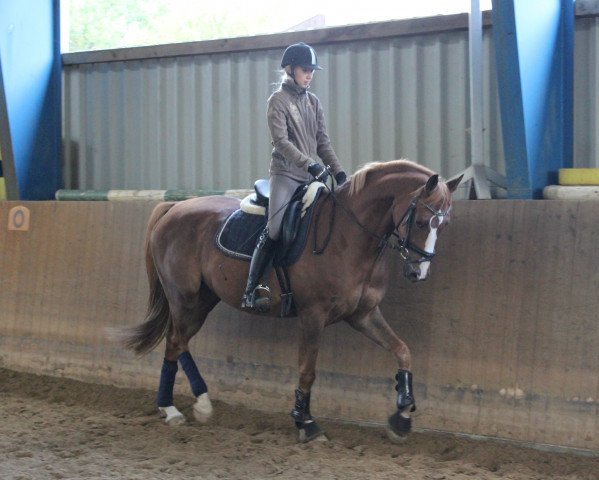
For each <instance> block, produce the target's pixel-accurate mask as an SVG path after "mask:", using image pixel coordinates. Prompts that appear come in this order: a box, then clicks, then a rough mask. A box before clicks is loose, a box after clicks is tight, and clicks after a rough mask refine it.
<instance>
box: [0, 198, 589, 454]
mask: <svg viewBox="0 0 599 480" xmlns="http://www.w3.org/2000/svg"><path fill="white" fill-rule="evenodd" d="M154 205H155V203H153V202H139V201H138V202H130V203H125V202H36V203H28V202H25V203H17V202H0V245H2V253H1V254H0V366H2V367H6V368H11V369H15V370H23V371H30V372H36V373H40V374H49V375H55V376H64V377H69V378H75V379H81V380H86V381H91V382H99V383H110V384H115V385H120V386H124V387H147V388H155V387H156V385H157V382H158V376H159V368H160V364H161V361H162V354H163V352H162V348H161V347H159V348H158V349H157V350H156V351H155V352H152V353H151V354H149V355H147V356H144V357H141V358H136V357H135V356H134V355H133V354H132V353H130V352H128V351H126V350H124V349H123V348H121V347H120V346H119V345H116V344H114V343H112V342H111V340H109V339H108V338H107V336H106V335H105V330H106V328H107V327H120V326H127V325H134V324H136V323H138V322H140V321H141V320H142V318H143V317H144V313H145V307H146V305H145V302H146V296H147V285H146V278H145V271H144V263H143V252H142V250H143V239H144V234H145V223H146V220H147V217H148V215H149V213H150V211H151V209H152V208H153V206H154ZM15 208H16V209H15ZM19 212H20V213H19ZM27 213H29V215H30V217H29V218H27ZM598 223H599V210H598V209H597V208H596V204H595V203H594V202H581V201H488V202H487V201H470V202H467V201H460V202H457V203H456V207H455V215H454V218H453V222H452V225H451V227H450V228H448V229H447V230H446V231H445V232H444V234H443V237H442V238H441V239H440V242H439V244H438V256H437V257H436V258H435V260H434V263H433V272H432V277H431V279H430V280H428V281H427V282H424V283H421V284H411V283H408V282H407V281H405V280H404V279H403V277H402V276H401V273H400V272H401V265H400V259H399V257H397V256H394V255H392V256H390V257H389V258H388V261H389V262H391V264H392V265H393V267H392V268H393V277H392V278H393V281H392V282H391V283H392V284H391V287H390V289H389V292H388V294H387V296H386V299H385V301H384V303H383V305H382V309H383V312H384V314H385V315H386V317H387V318H388V319H389V320H390V322H391V323H392V325H393V326H394V327H395V328H396V329H397V331H398V333H399V334H400V336H401V337H402V338H404V339H405V340H406V341H407V343H408V345H409V346H410V347H411V349H412V353H413V358H414V369H413V370H414V379H415V386H414V387H415V392H416V396H417V400H418V411H417V412H416V414H415V417H414V421H415V426H416V427H417V428H427V429H436V430H443V431H449V432H460V433H467V434H473V435H483V436H492V437H500V438H506V439H510V440H517V441H522V442H530V443H533V444H548V445H556V446H563V447H572V448H577V449H584V450H589V451H593V452H599V420H598V419H599V415H598V413H599V412H598V410H599V408H598V405H599V403H598V401H599V376H598V375H597V371H599V349H598V348H597V345H599V321H598V317H597V311H598V309H599V299H598V296H597V291H598V290H599V252H598V247H597V245H598V244H599V239H598V238H597V231H596V229H595V225H597V224H598ZM296 337H297V322H296V320H295V319H274V318H273V319H264V318H254V317H251V316H249V315H246V314H242V313H239V312H238V311H236V310H234V309H232V308H230V307H227V306H224V305H219V306H218V307H217V308H216V309H215V311H214V312H213V313H212V314H211V317H209V320H208V322H207V324H206V326H205V327H204V329H203V330H202V332H201V334H200V335H198V338H197V339H195V340H194V343H193V345H192V352H193V353H194V355H195V357H196V358H197V360H198V363H199V366H200V369H201V370H202V371H203V373H204V374H205V377H206V379H207V381H208V383H209V387H210V391H211V395H212V396H213V397H214V398H216V399H221V400H223V401H226V402H230V403H243V404H246V405H249V406H251V407H255V408H259V409H264V410H270V411H282V412H285V411H288V410H290V408H291V405H292V400H293V390H294V388H295V386H296V383H297V370H296V360H297V348H296ZM318 367H319V368H318V378H317V382H316V384H315V389H314V395H313V397H314V398H313V407H312V410H313V412H314V413H315V414H316V415H317V416H320V417H327V418H336V419H343V420H349V421H357V422H365V423H374V424H378V423H380V424H382V423H384V422H385V420H386V417H387V415H389V414H390V413H391V412H392V411H393V403H394V393H395V392H394V390H393V386H394V381H393V376H394V374H395V372H396V366H395V362H394V360H393V358H392V357H391V355H390V354H388V353H387V352H385V351H383V350H381V349H379V348H378V347H376V346H375V345H374V344H372V343H370V342H369V341H368V340H367V339H366V338H364V337H362V336H360V335H359V334H357V333H356V332H354V331H353V330H351V329H349V328H348V327H346V326H345V325H336V326H332V327H330V328H329V329H327V330H326V333H325V338H324V342H323V346H322V349H321V354H320V356H319V365H318ZM177 389H178V391H179V392H180V393H187V392H188V387H187V385H186V383H185V382H184V380H183V378H179V379H178V382H177ZM190 402H191V398H190ZM140 408H145V407H144V406H143V405H140ZM290 426H291V419H290Z"/></svg>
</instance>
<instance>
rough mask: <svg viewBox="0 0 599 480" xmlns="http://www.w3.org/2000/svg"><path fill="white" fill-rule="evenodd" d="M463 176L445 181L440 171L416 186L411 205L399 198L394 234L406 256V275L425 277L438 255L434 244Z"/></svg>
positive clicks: (395, 213) (394, 219)
mask: <svg viewBox="0 0 599 480" xmlns="http://www.w3.org/2000/svg"><path fill="white" fill-rule="evenodd" d="M461 180H462V176H460V177H458V178H456V179H454V180H451V181H449V182H443V181H440V180H439V175H437V174H434V175H431V176H430V177H429V179H428V180H427V182H426V184H425V185H424V186H423V187H422V188H420V189H418V190H417V192H416V194H415V196H414V197H413V198H412V199H411V201H410V203H409V205H408V207H407V208H406V207H405V202H401V206H400V204H399V202H398V204H397V205H396V206H394V209H393V223H394V224H395V225H396V229H395V234H396V235H397V237H398V241H399V250H400V253H401V256H402V257H403V259H404V261H405V263H404V275H405V276H406V278H408V279H409V280H412V281H413V282H416V281H419V280H426V278H427V277H428V275H429V272H430V264H431V260H432V259H433V257H434V256H435V244H436V242H437V238H438V236H439V234H440V233H441V231H442V230H443V228H444V227H445V226H446V225H448V224H449V220H450V214H451V203H452V199H451V194H452V193H453V192H454V191H455V189H456V188H457V187H458V185H459V184H460V182H461Z"/></svg>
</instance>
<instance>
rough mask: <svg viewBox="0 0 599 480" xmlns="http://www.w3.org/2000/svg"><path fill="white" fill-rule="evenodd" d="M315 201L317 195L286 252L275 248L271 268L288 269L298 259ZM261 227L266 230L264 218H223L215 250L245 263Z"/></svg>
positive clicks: (242, 214)
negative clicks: (223, 221) (217, 249)
mask: <svg viewBox="0 0 599 480" xmlns="http://www.w3.org/2000/svg"><path fill="white" fill-rule="evenodd" d="M319 193H320V192H319ZM318 197H319V194H318V193H317V195H316V198H315V199H314V202H313V203H312V205H311V206H310V207H309V208H308V210H307V211H306V213H305V214H304V216H303V217H302V218H301V220H300V225H299V229H298V233H297V236H296V237H295V240H294V242H293V243H292V244H291V245H290V246H289V247H287V248H285V247H284V246H281V245H277V250H276V253H275V259H274V261H273V263H274V265H275V266H277V267H279V266H280V267H285V266H289V265H292V264H294V263H295V262H296V261H297V260H298V259H299V257H300V255H301V254H302V252H303V250H304V248H305V246H306V241H307V239H308V232H309V229H310V223H311V219H312V215H313V213H314V209H315V205H316V203H317V200H318ZM264 227H266V216H263V215H253V214H249V213H246V212H244V211H243V210H241V209H239V210H235V211H234V212H233V213H232V214H231V215H229V216H228V217H227V219H226V220H225V223H223V225H222V227H221V228H220V229H219V231H218V233H217V234H216V239H215V240H216V246H217V247H218V248H219V250H221V251H222V252H223V253H224V254H225V255H227V256H229V257H234V258H238V259H241V260H245V261H248V262H249V261H250V260H251V259H252V254H253V253H254V248H255V247H256V243H257V242H258V238H259V237H260V234H261V233H262V230H264Z"/></svg>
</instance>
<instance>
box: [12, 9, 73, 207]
mask: <svg viewBox="0 0 599 480" xmlns="http://www.w3.org/2000/svg"><path fill="white" fill-rule="evenodd" d="M59 12H60V2H59V0H19V1H14V0H0V65H1V66H0V68H2V76H1V77H2V78H3V80H4V93H5V97H6V110H7V117H8V127H9V128H8V130H9V135H10V137H11V140H12V142H11V143H12V153H13V159H14V170H15V174H16V180H17V184H18V195H19V198H20V199H22V200H45V199H52V198H54V193H55V192H56V190H58V189H59V188H61V186H62V170H61V163H60V142H61V83H60V82H61V78H60V77H61V63H60V26H59V18H60V17H59ZM1 141H2V139H0V142H1Z"/></svg>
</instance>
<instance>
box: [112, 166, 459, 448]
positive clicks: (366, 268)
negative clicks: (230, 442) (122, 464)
mask: <svg viewBox="0 0 599 480" xmlns="http://www.w3.org/2000/svg"><path fill="white" fill-rule="evenodd" d="M460 180H461V177H460V178H458V179H455V180H452V181H448V182H444V181H442V180H440V179H439V176H438V175H437V174H435V173H433V172H432V171H430V170H429V169H427V168H425V167H423V166H421V165H418V164H416V163H413V162H411V161H408V160H394V161H390V162H374V163H370V164H368V165H366V166H365V167H363V168H362V169H360V170H359V171H357V172H356V173H355V174H354V175H352V176H351V177H350V179H349V181H348V182H347V183H345V184H344V185H342V186H341V187H338V188H337V189H336V190H335V191H334V192H329V193H327V194H324V195H321V196H320V198H319V199H318V200H317V203H316V206H315V208H317V209H318V210H317V211H319V213H318V215H315V216H314V219H313V224H312V225H311V228H310V231H309V234H308V235H309V237H308V245H312V244H313V242H314V235H318V239H319V242H322V241H323V238H325V237H327V236H328V243H327V246H326V248H325V250H324V252H322V254H320V255H314V253H313V251H312V250H311V249H306V250H304V252H303V253H302V254H301V256H300V258H299V260H297V261H296V262H295V263H294V264H293V265H291V266H289V267H288V272H289V276H290V278H291V283H292V284H293V288H294V292H293V293H294V301H295V306H296V309H297V316H298V319H299V326H300V336H299V339H298V340H299V385H298V388H297V390H296V391H295V405H294V407H293V410H292V412H291V416H292V417H293V419H294V421H295V424H296V427H297V428H298V429H299V437H300V441H309V440H312V439H315V438H317V437H319V436H321V435H323V431H322V430H321V429H320V427H319V426H318V424H317V423H316V422H315V421H314V419H313V418H312V416H311V413H310V391H311V388H312V384H313V383H314V380H315V378H316V373H315V371H316V358H317V355H318V348H319V343H320V336H321V334H322V332H323V329H324V328H325V327H326V326H328V325H331V324H333V323H336V322H340V321H345V322H347V323H348V324H349V325H351V326H352V327H353V328H355V329H356V330H357V331H359V332H361V333H363V334H364V335H366V336H367V337H368V338H370V339H371V340H373V341H374V342H376V343H377V344H378V345H380V346H381V347H383V348H385V349H386V350H388V351H390V352H391V353H392V354H393V355H394V356H395V358H396V360H397V364H398V367H399V371H398V373H397V375H396V377H395V378H396V380H397V386H396V387H395V388H396V390H397V402H396V407H397V409H396V411H395V413H394V414H392V415H391V416H390V417H389V422H388V433H389V436H390V437H391V438H392V439H394V440H400V439H402V438H405V437H406V436H407V434H408V433H409V432H410V429H411V419H410V412H413V411H414V410H415V408H416V403H415V400H414V395H413V392H412V374H411V371H410V370H411V366H412V365H411V355H410V350H409V348H408V346H407V345H406V344H405V343H404V342H403V341H402V340H401V339H400V338H399V337H398V336H397V335H396V334H395V332H394V331H393V330H392V329H391V327H390V326H389V324H388V323H387V321H386V320H385V319H384V318H383V315H382V314H381V311H380V309H379V304H380V303H381V301H382V299H383V297H384V295H385V291H386V289H387V283H388V273H387V270H388V269H387V266H386V262H385V260H386V257H387V256H388V252H389V251H390V250H393V249H395V250H398V251H399V253H400V255H401V258H402V259H403V261H404V274H405V276H406V277H407V278H408V279H410V280H412V281H418V280H424V279H426V277H427V276H428V274H429V272H430V263H431V260H432V258H433V256H434V251H435V242H436V240H437V236H438V234H439V233H440V232H441V230H442V229H443V228H444V227H445V226H446V225H447V224H448V223H449V217H450V210H451V202H452V192H453V191H455V189H456V187H457V186H458V184H459V183H460ZM238 208H239V200H237V199H235V198H229V197H225V196H212V197H200V198H192V199H189V200H185V201H182V202H177V203H175V202H170V203H169V202H165V203H160V204H159V205H157V206H156V208H155V209H154V211H153V212H152V214H151V217H150V219H149V223H148V230H147V236H146V266H147V273H148V279H149V282H150V295H149V302H148V313H147V316H146V319H145V322H144V323H142V324H140V325H138V326H136V327H133V328H130V329H128V330H126V331H124V332H123V335H124V338H123V341H124V343H125V345H126V346H127V347H128V348H131V349H133V350H134V351H135V352H137V353H138V354H141V353H145V352H148V351H150V350H151V349H153V348H154V347H156V346H157V345H158V343H159V342H160V341H161V340H162V339H163V338H166V351H165V358H164V362H163V365H162V371H161V376H160V385H159V389H158V396H157V405H158V407H159V410H160V412H161V413H162V415H163V416H165V417H166V422H167V423H169V424H177V423H180V422H183V421H184V417H183V415H182V414H181V412H179V410H177V408H176V407H175V406H174V405H173V385H174V382H175V374H176V372H177V370H178V364H180V365H181V367H182V368H183V370H184V371H185V373H186V375H187V377H188V380H189V382H190V385H191V390H192V393H193V394H194V396H195V397H196V399H197V401H196V402H195V404H194V407H193V411H194V416H195V417H196V419H198V420H200V421H205V420H207V418H208V417H209V416H210V414H211V413H212V405H211V402H210V399H209V397H208V388H207V386H206V384H205V382H204V380H203V378H202V376H201V375H200V373H199V371H198V368H197V366H196V364H195V362H194V360H193V358H192V356H191V354H190V352H189V340H190V339H191V338H192V337H193V336H194V335H195V334H196V333H197V332H198V331H199V330H200V328H201V327H202V325H203V324H204V321H205V320H206V317H207V315H208V314H209V313H210V311H211V310H212V309H213V308H214V307H215V306H216V304H217V303H218V302H219V301H221V300H222V301H224V302H226V303H227V304H229V305H231V306H233V307H235V308H240V301H241V296H242V294H243V291H244V287H245V283H246V279H247V275H248V267H249V263H248V262H246V261H244V260H240V259H237V258H232V257H230V256H226V255H224V254H223V253H222V252H221V251H220V250H219V249H218V248H217V247H216V245H215V240H214V239H215V235H216V234H217V232H218V230H219V228H220V227H221V225H222V224H223V222H224V221H225V219H226V218H227V217H228V216H229V215H230V214H231V213H232V212H233V211H235V210H236V209H238ZM333 218H334V221H333ZM398 258H399V257H398ZM268 284H269V285H270V287H271V295H272V302H271V308H272V310H271V312H277V311H278V309H279V308H280V293H281V292H280V289H279V286H278V285H279V284H278V282H277V279H276V276H275V273H274V272H271V273H270V274H269V281H268Z"/></svg>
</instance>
